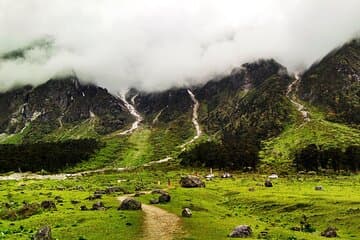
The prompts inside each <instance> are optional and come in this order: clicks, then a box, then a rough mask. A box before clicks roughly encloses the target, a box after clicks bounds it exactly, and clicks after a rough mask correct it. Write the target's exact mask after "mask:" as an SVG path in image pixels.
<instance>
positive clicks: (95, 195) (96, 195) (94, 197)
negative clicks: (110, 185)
mask: <svg viewBox="0 0 360 240" xmlns="http://www.w3.org/2000/svg"><path fill="white" fill-rule="evenodd" d="M101 198H102V194H94V195H93V196H89V197H87V198H85V200H90V201H91V200H95V199H101Z"/></svg>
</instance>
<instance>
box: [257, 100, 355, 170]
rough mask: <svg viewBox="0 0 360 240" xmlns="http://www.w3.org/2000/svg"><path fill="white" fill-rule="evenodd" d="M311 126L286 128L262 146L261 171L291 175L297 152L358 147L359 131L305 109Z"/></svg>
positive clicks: (319, 112)
mask: <svg viewBox="0 0 360 240" xmlns="http://www.w3.org/2000/svg"><path fill="white" fill-rule="evenodd" d="M307 108H308V109H309V110H310V119H311V121H310V122H303V121H302V120H298V121H297V122H295V123H293V124H292V125H289V126H288V127H287V128H286V129H285V130H284V131H283V132H282V133H281V134H280V135H279V136H277V137H275V138H272V139H269V140H266V141H264V142H263V143H262V145H263V146H262V150H261V151H260V154H259V155H260V158H261V162H262V163H261V164H262V170H265V169H267V168H271V169H272V171H291V167H292V166H291V165H292V161H293V160H294V157H295V153H296V151H297V150H299V149H302V148H304V147H306V146H307V145H309V144H316V145H319V146H320V145H321V146H323V147H324V148H332V147H336V148H342V149H345V148H346V147H347V146H349V145H360V130H359V129H354V128H351V127H350V126H347V125H344V124H339V123H334V122H330V121H326V120H324V119H325V116H324V113H323V112H322V111H320V110H319V109H316V108H314V107H310V106H307Z"/></svg>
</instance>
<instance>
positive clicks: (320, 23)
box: [0, 0, 360, 92]
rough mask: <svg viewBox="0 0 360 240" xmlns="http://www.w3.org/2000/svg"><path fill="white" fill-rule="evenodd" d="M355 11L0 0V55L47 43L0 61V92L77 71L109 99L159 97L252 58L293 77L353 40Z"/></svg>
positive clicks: (126, 0)
mask: <svg viewBox="0 0 360 240" xmlns="http://www.w3.org/2000/svg"><path fill="white" fill-rule="evenodd" d="M359 9H360V1H358V0H345V1H337V0H317V1H313V0H293V1H288V0H252V1H238V0H222V1H215V0H214V1H211V0H198V1H190V0H189V1H187V0H184V1H177V0H154V1H148V0H122V1H116V0H105V1H96V0H77V1H63V0H52V1H48V0H23V1H22V0H20V1H13V0H0V54H1V53H5V52H8V51H9V50H12V49H16V48H19V47H23V46H26V45H27V44H29V43H30V42H32V41H34V40H36V39H41V38H49V37H50V38H52V39H54V45H53V47H52V48H50V49H48V48H45V49H44V48H35V49H32V50H30V51H28V52H27V53H26V55H25V59H16V60H7V61H4V60H3V61H0V89H1V90H4V89H9V88H11V87H13V86H14V85H16V84H39V83H42V82H45V81H46V80H48V79H49V78H51V77H53V76H54V75H58V74H62V73H66V72H69V71H72V70H75V72H76V73H77V74H78V75H79V76H80V78H81V79H83V80H86V81H93V82H96V83H97V84H99V85H101V86H104V87H107V88H108V89H109V90H110V91H113V92H115V91H119V90H123V89H126V88H129V87H137V88H141V89H143V90H162V89H166V88H169V87H172V86H181V85H186V84H190V83H199V82H202V81H206V80H208V79H209V78H211V77H212V76H213V75H215V74H221V73H225V72H227V71H229V70H231V69H232V68H234V67H237V66H240V65H241V64H242V63H244V62H248V61H253V60H256V59H258V58H275V59H276V60H277V61H279V62H280V63H281V64H283V65H285V66H286V67H288V68H289V70H290V71H296V70H299V69H303V68H305V67H307V66H309V65H310V64H312V63H313V62H314V61H316V60H318V59H319V58H321V57H323V56H324V55H325V54H326V53H327V52H329V51H330V50H331V49H333V48H335V47H336V46H338V45H340V44H342V43H344V42H345V41H347V40H349V39H351V38H353V37H356V36H358V34H359V31H360V24H359V23H360V14H359Z"/></svg>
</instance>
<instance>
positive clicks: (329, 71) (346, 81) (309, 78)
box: [298, 40, 360, 125]
mask: <svg viewBox="0 0 360 240" xmlns="http://www.w3.org/2000/svg"><path fill="white" fill-rule="evenodd" d="M298 94H299V97H300V99H301V100H304V101H308V102H309V103H310V104H312V105H314V106H316V107H319V108H321V109H322V110H323V111H324V112H326V114H327V119H329V120H332V121H337V122H343V123H347V124H352V125H359V124H360V40H352V41H350V42H348V43H346V44H345V45H343V46H342V47H340V48H338V49H335V50H334V51H332V52H331V53H329V54H328V55H327V56H325V57H324V58H323V59H322V60H321V61H319V62H318V63H316V64H314V65H313V66H311V67H310V68H309V69H308V70H307V71H305V72H304V74H303V75H302V78H301V81H300V84H299V89H298Z"/></svg>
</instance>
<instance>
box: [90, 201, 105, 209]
mask: <svg viewBox="0 0 360 240" xmlns="http://www.w3.org/2000/svg"><path fill="white" fill-rule="evenodd" d="M91 210H105V206H104V204H103V202H96V203H94V204H93V206H92V208H91Z"/></svg>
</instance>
